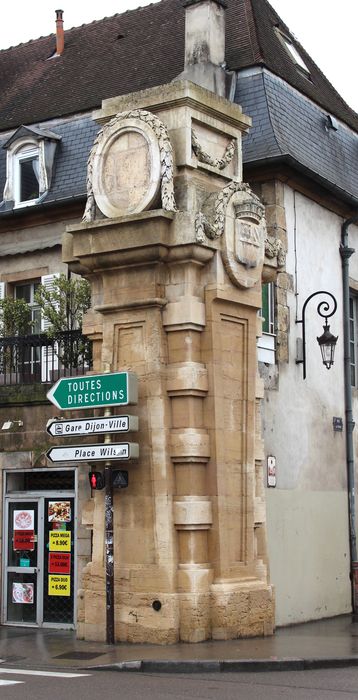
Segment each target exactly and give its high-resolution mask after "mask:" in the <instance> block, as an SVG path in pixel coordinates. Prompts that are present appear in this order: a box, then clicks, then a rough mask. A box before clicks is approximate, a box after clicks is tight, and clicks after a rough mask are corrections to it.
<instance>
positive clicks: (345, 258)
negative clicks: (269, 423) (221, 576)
mask: <svg viewBox="0 0 358 700" xmlns="http://www.w3.org/2000/svg"><path fill="white" fill-rule="evenodd" d="M357 223H358V214H355V216H352V217H351V218H350V219H347V220H346V221H344V222H343V224H342V231H341V245H340V254H341V258H342V286H343V342H344V402H345V416H346V455H347V490H348V518H349V549H350V577H351V587H352V610H353V620H354V621H357V620H358V561H357V539H356V523H355V487H354V480H355V479H354V476H355V475H354V448H353V430H354V420H353V411H352V385H351V376H350V373H351V368H350V362H351V357H350V329H349V258H350V257H351V255H353V253H354V248H350V247H349V245H348V228H349V226H350V225H351V224H357Z"/></svg>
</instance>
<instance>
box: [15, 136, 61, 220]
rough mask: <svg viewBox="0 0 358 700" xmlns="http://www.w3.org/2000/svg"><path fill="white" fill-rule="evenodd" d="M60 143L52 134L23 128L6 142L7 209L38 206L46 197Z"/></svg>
mask: <svg viewBox="0 0 358 700" xmlns="http://www.w3.org/2000/svg"><path fill="white" fill-rule="evenodd" d="M60 140H61V137H60V136H57V134H54V133H53V132H52V131H48V130H45V129H40V128H39V127H28V126H21V127H20V128H19V129H17V131H15V133H14V134H13V135H12V136H11V138H10V139H8V141H6V143H5V144H4V145H3V148H5V149H6V150H7V160H6V183H5V188H4V196H3V199H4V207H5V209H13V208H14V209H15V208H19V207H27V206H31V205H34V204H38V203H39V202H40V201H42V200H43V199H44V198H45V197H46V195H47V193H48V191H49V189H50V187H51V180H52V173H53V166H54V159H55V152H56V146H57V143H58V141H60Z"/></svg>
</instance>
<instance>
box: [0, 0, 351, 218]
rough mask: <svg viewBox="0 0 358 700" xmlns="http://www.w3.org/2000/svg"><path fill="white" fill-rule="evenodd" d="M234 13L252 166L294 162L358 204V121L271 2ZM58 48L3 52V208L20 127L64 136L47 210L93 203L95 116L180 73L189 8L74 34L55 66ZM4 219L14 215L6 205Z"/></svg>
mask: <svg viewBox="0 0 358 700" xmlns="http://www.w3.org/2000/svg"><path fill="white" fill-rule="evenodd" d="M227 4H228V9H227V61H228V65H229V67H230V68H231V69H235V70H237V71H238V72H237V89H236V94H235V101H236V102H238V103H239V104H241V105H242V107H243V110H244V112H245V113H246V114H248V115H250V117H251V118H252V120H253V126H252V128H251V130H250V132H249V134H248V135H247V136H245V137H244V141H243V157H244V163H247V164H252V163H255V164H259V163H260V162H264V161H265V162H267V161H275V160H278V159H279V160H281V161H282V160H286V161H289V162H290V164H291V165H292V164H293V165H294V167H297V168H300V169H302V168H303V169H305V171H306V172H308V173H309V174H310V175H311V177H313V178H314V179H316V180H318V181H319V182H320V183H321V184H323V185H325V186H327V187H328V189H331V190H332V189H333V190H334V191H335V192H336V193H337V194H340V196H341V197H342V199H345V200H346V201H349V202H352V200H354V201H355V202H358V168H357V162H358V158H357V157H358V115H356V114H355V113H354V112H353V111H352V110H351V109H350V108H349V107H348V106H347V105H346V104H345V103H344V101H343V100H342V99H341V98H340V96H339V95H338V94H337V93H336V91H335V90H334V89H333V88H332V86H331V85H330V84H329V82H328V81H327V80H326V79H325V78H324V76H323V75H322V73H321V72H320V71H319V69H318V68H317V67H316V66H315V64H314V63H313V62H312V61H311V59H310V58H309V56H308V55H307V54H306V53H305V52H304V50H303V49H302V48H301V47H299V45H298V44H297V42H295V45H296V46H297V47H298V48H299V51H300V53H301V56H302V58H303V59H304V61H305V63H306V65H307V67H308V68H309V69H310V72H311V77H312V82H311V81H309V80H308V78H307V77H305V76H304V75H303V74H302V72H301V71H300V70H299V69H297V67H296V66H295V64H294V63H293V61H292V60H291V58H290V57H289V55H288V53H287V51H286V49H285V48H284V46H283V45H282V43H281V42H280V40H279V39H278V38H277V36H276V34H275V31H274V29H273V26H274V25H277V24H279V27H280V29H282V30H283V31H285V32H286V34H288V29H287V27H285V26H284V25H283V24H282V23H281V21H280V20H279V18H278V16H277V14H276V13H275V12H274V11H273V10H272V8H271V7H270V5H269V4H268V2H267V0H227ZM158 27H160V32H159V31H158ZM119 36H121V38H118V37H119ZM54 41H55V39H54V35H51V36H50V37H44V38H40V39H38V40H36V41H32V42H29V43H27V44H21V45H20V46H18V47H14V48H12V49H8V50H6V51H0V130H1V129H2V130H3V131H4V130H5V127H6V132H5V133H3V138H2V139H1V135H0V139H1V140H0V199H1V193H2V192H3V189H4V185H5V178H6V152H5V150H4V149H2V148H1V145H4V144H5V143H6V142H9V139H10V140H11V137H12V131H11V129H12V128H14V130H15V129H16V128H17V127H19V124H21V123H28V124H31V125H32V127H34V128H35V129H36V128H37V127H40V128H41V130H43V129H47V130H48V129H49V130H50V131H51V132H52V133H54V134H56V135H58V136H59V137H60V140H59V141H58V145H57V151H56V158H55V164H54V176H53V180H52V184H51V189H50V191H49V193H48V194H47V195H46V197H45V198H44V199H43V200H42V202H43V203H44V204H49V203H53V202H58V201H63V202H66V201H68V200H69V199H74V198H75V199H76V198H83V199H84V198H85V195H86V170H87V168H86V164H87V158H88V154H89V151H90V149H91V147H92V145H93V141H94V138H95V135H96V133H97V131H98V129H99V128H100V127H99V126H98V125H97V124H96V123H95V122H93V120H92V118H91V114H90V110H91V109H92V108H94V107H99V106H100V104H101V100H102V98H108V97H111V96H115V95H119V94H125V93H128V92H132V91H135V90H139V89H142V88H148V87H150V86H154V85H157V84H162V83H165V82H169V81H170V80H172V79H173V78H174V77H176V76H177V75H178V74H179V73H180V72H181V71H182V69H183V61H182V54H183V46H184V10H183V8H182V6H181V0H161V2H159V3H156V4H154V5H149V6H147V7H145V8H140V9H138V10H134V11H131V12H125V13H124V14H122V15H115V16H114V17H112V18H106V19H104V20H101V21H100V22H93V23H92V24H90V25H83V26H82V27H78V28H75V29H71V30H69V31H67V32H66V39H65V52H64V54H63V56H62V57H61V58H56V59H50V60H47V57H48V56H49V55H51V53H52V52H53V50H54V46H55V43H54ZM248 69H249V70H248ZM86 111H87V113H86ZM72 113H77V116H72V117H71V116H70V117H69V116H68V115H69V114H72ZM78 113H80V114H81V113H82V116H80V117H79V116H78ZM327 114H333V115H334V116H336V117H337V118H338V119H339V120H341V121H340V122H339V128H338V130H337V131H333V130H327V129H326V125H327ZM356 132H357V133H356ZM15 212H16V210H15ZM15 212H14V213H15ZM0 213H1V214H7V215H9V214H11V212H9V211H8V208H7V207H6V205H3V206H2V207H0Z"/></svg>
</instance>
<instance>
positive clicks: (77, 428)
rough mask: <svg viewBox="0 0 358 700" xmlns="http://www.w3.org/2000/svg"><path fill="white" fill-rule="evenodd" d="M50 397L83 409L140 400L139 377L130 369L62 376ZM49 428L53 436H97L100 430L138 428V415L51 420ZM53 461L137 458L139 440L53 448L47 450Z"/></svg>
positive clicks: (63, 405)
mask: <svg viewBox="0 0 358 700" xmlns="http://www.w3.org/2000/svg"><path fill="white" fill-rule="evenodd" d="M47 398H48V399H49V401H51V402H52V403H53V404H54V405H55V406H57V408H60V409H61V410H80V409H85V408H99V407H109V406H118V405H122V406H127V405H128V404H132V403H137V401H138V385H137V377H136V375H135V374H132V373H131V372H111V373H108V374H98V375H86V376H83V377H66V378H62V379H59V380H58V382H56V384H54V386H53V387H52V388H51V389H50V391H49V392H48V393H47ZM46 430H47V432H48V433H49V434H50V435H53V436H54V437H56V436H58V437H60V436H61V437H71V436H72V435H94V434H99V433H111V432H112V433H113V432H127V431H129V430H138V419H137V418H136V417H135V416H103V417H98V418H86V419H82V420H68V421H66V420H56V419H55V420H54V419H51V420H49V422H48V424H47V426H46ZM46 454H47V457H48V459H49V460H50V461H51V462H67V461H69V462H73V461H78V462H89V461H102V460H108V461H116V460H129V459H136V458H137V457H138V456H139V447H138V444H137V443H132V442H122V443H109V444H94V445H70V446H68V447H66V446H63V445H61V446H58V447H51V448H50V449H49V450H48V451H47V453H46Z"/></svg>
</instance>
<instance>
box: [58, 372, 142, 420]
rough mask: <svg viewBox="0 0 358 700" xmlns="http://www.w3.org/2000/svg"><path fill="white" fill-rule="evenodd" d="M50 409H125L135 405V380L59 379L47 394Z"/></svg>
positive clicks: (116, 375)
mask: <svg viewBox="0 0 358 700" xmlns="http://www.w3.org/2000/svg"><path fill="white" fill-rule="evenodd" d="M47 398H48V400H49V401H51V403H53V404H54V406H57V408H60V409H63V410H67V409H68V410H71V411H78V410H81V409H83V408H100V407H102V406H127V405H128V404H135V403H137V401H138V384H137V377H136V375H135V374H133V373H132V372H108V373H107V374H98V375H84V376H83V377H67V378H62V379H59V380H58V382H56V384H54V385H53V387H51V389H50V391H49V392H48V393H47Z"/></svg>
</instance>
